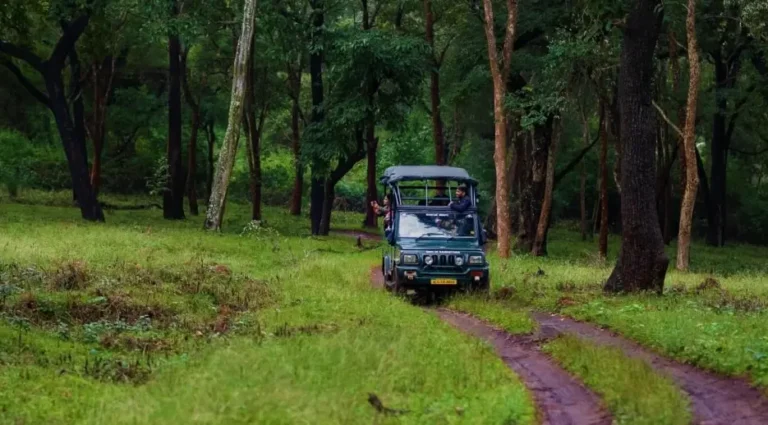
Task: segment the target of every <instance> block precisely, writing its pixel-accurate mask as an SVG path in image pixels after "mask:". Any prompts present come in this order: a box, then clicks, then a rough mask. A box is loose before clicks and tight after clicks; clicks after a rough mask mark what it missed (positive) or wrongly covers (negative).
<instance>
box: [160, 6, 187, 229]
mask: <svg viewBox="0 0 768 425" xmlns="http://www.w3.org/2000/svg"><path fill="white" fill-rule="evenodd" d="M173 9H174V10H173V13H174V16H176V15H178V13H179V5H178V2H177V1H176V0H174V2H173ZM168 60H169V65H168V151H167V155H168V177H169V182H168V184H169V187H167V188H166V190H165V192H164V193H163V217H164V218H166V219H169V220H180V219H183V218H184V186H185V185H184V168H183V166H182V160H181V42H180V41H179V35H178V34H171V35H170V36H169V37H168Z"/></svg>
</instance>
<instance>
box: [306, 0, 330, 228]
mask: <svg viewBox="0 0 768 425" xmlns="http://www.w3.org/2000/svg"><path fill="white" fill-rule="evenodd" d="M310 5H311V7H312V15H313V16H312V44H313V46H315V47H316V48H315V49H312V53H311V54H310V56H309V75H310V78H311V84H312V125H313V126H319V125H322V122H323V119H324V117H325V114H324V111H323V52H322V49H321V48H320V47H321V46H322V44H323V25H324V22H325V13H324V8H325V2H324V0H311V2H310ZM327 168H328V164H326V163H325V162H324V161H322V160H320V159H317V158H315V159H313V162H312V181H311V187H310V195H309V197H310V205H309V216H310V222H311V227H312V234H313V235H319V234H321V231H322V229H321V226H320V224H321V221H322V218H323V204H324V203H325V200H326V196H325V188H326V177H325V173H326V172H327Z"/></svg>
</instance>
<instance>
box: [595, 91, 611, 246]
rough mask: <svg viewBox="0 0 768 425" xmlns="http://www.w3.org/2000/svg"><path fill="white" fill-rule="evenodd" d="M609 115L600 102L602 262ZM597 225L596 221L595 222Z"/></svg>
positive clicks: (606, 201) (604, 233) (606, 209)
mask: <svg viewBox="0 0 768 425" xmlns="http://www.w3.org/2000/svg"><path fill="white" fill-rule="evenodd" d="M609 122H610V118H609V113H608V111H607V108H606V105H605V102H604V101H602V100H601V101H600V130H599V131H600V234H599V236H598V253H599V255H600V258H601V259H602V260H605V259H606V258H607V257H608V123H609ZM595 224H597V220H595Z"/></svg>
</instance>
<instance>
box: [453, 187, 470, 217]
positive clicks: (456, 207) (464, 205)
mask: <svg viewBox="0 0 768 425" xmlns="http://www.w3.org/2000/svg"><path fill="white" fill-rule="evenodd" d="M448 206H449V207H450V208H451V210H453V211H456V212H459V213H463V212H465V211H466V210H468V209H469V207H471V206H472V201H470V199H469V198H468V197H467V186H466V185H464V184H460V185H459V187H457V188H456V200H455V201H451V203H450V204H448Z"/></svg>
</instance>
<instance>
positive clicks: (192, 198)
mask: <svg viewBox="0 0 768 425" xmlns="http://www.w3.org/2000/svg"><path fill="white" fill-rule="evenodd" d="M188 53H189V49H185V50H184V53H183V54H182V55H181V86H182V88H183V90H184V99H186V101H187V104H188V105H189V108H190V109H191V110H192V122H191V131H190V136H189V145H188V146H187V178H186V184H187V188H186V192H187V199H188V200H189V213H190V214H192V215H194V216H197V215H199V214H200V212H199V208H198V205H197V184H196V181H195V180H196V177H197V135H198V132H199V130H200V104H199V102H198V101H197V100H195V97H194V95H193V94H192V89H191V88H190V86H189V76H188V68H187V54H188ZM204 80H205V79H204ZM203 85H205V81H203Z"/></svg>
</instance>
